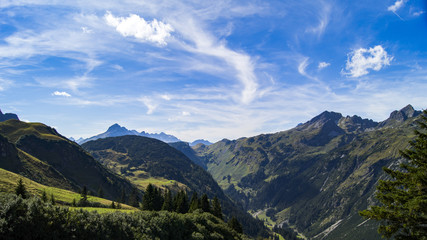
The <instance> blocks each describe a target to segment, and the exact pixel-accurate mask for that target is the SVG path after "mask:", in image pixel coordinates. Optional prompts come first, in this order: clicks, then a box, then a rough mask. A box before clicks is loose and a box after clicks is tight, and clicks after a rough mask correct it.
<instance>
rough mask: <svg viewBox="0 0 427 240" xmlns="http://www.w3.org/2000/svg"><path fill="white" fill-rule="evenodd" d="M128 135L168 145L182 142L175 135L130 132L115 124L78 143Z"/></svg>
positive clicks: (79, 140)
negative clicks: (156, 140) (152, 139)
mask: <svg viewBox="0 0 427 240" xmlns="http://www.w3.org/2000/svg"><path fill="white" fill-rule="evenodd" d="M126 135H136V136H143V137H149V138H154V139H158V140H160V141H163V142H166V143H169V142H179V141H181V140H179V139H178V138H177V137H175V136H173V135H169V134H166V133H164V132H161V133H147V132H145V131H141V132H138V131H136V130H128V129H127V128H125V127H122V126H120V125H119V124H117V123H115V124H113V125H111V126H110V127H109V128H108V129H107V131H105V132H103V133H100V134H98V135H95V136H93V137H89V138H86V139H83V138H80V139H78V140H77V141H76V142H77V143H78V144H83V143H86V142H89V141H93V140H97V139H100V138H107V137H119V136H126Z"/></svg>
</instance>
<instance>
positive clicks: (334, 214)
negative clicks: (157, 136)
mask: <svg viewBox="0 0 427 240" xmlns="http://www.w3.org/2000/svg"><path fill="white" fill-rule="evenodd" d="M420 113H421V111H416V110H414V109H413V107H412V106H411V105H408V106H406V107H404V108H402V109H401V110H396V111H393V112H392V113H391V114H390V117H389V118H387V119H386V120H384V121H382V122H378V123H377V122H374V121H372V120H370V119H362V118H360V117H358V116H353V117H350V116H347V117H343V116H342V115H341V114H340V113H335V112H328V111H325V112H322V113H321V114H319V115H318V116H316V117H314V118H312V119H311V120H309V121H307V122H306V123H304V124H300V125H299V126H297V127H295V128H293V129H290V130H286V131H282V132H278V133H273V134H261V135H257V136H254V137H249V138H241V139H237V140H227V139H224V140H221V141H219V142H217V143H215V144H213V145H210V146H195V147H193V150H194V151H195V153H196V155H197V156H198V157H199V159H201V161H204V162H205V164H206V166H207V169H208V171H209V172H210V173H211V174H212V176H213V177H214V178H215V179H216V180H217V182H218V183H219V185H220V186H221V187H222V188H223V189H224V191H225V192H226V194H228V195H229V196H230V197H232V198H233V199H234V200H235V201H238V202H239V203H240V204H241V205H242V206H244V207H245V209H247V210H251V211H254V212H260V211H261V212H262V211H264V212H266V211H267V210H268V212H269V214H270V216H271V217H272V218H273V219H275V220H274V222H275V223H276V224H281V223H286V224H289V225H292V226H293V227H295V228H297V229H298V230H299V231H300V232H302V233H304V234H305V235H306V236H307V237H309V238H314V239H321V238H324V239H343V238H342V236H341V237H339V235H337V233H338V232H341V233H343V232H346V231H347V232H352V231H353V230H354V229H359V231H365V230H366V232H364V235H363V237H362V238H364V239H378V238H379V236H378V235H377V234H376V227H375V226H376V225H375V224H374V223H372V222H368V223H367V222H364V220H363V219H362V218H361V217H360V216H359V215H358V210H362V209H365V208H366V207H367V206H368V203H369V202H372V201H374V198H373V194H374V192H375V184H376V182H377V181H378V180H379V179H381V178H383V177H384V174H383V171H382V166H385V165H387V166H390V165H392V166H393V165H396V166H397V165H398V164H399V161H400V159H401V156H400V154H399V150H400V149H402V150H403V149H405V148H406V147H407V146H408V142H409V141H410V140H411V139H413V137H414V134H413V130H414V129H415V127H416V124H415V121H417V117H418V116H419V114H420ZM286 224H285V225H286ZM334 224H335V225H334ZM332 226H334V227H332ZM329 227H332V228H331V229H332V230H331V231H329V232H328V231H326V230H327V229H328V228H329ZM335 227H336V228H335ZM361 229H364V230H361ZM333 236H334V237H333ZM337 236H338V237H337ZM347 237H349V236H347ZM347 239H358V238H355V237H353V238H347Z"/></svg>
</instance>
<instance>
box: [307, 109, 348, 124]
mask: <svg viewBox="0 0 427 240" xmlns="http://www.w3.org/2000/svg"><path fill="white" fill-rule="evenodd" d="M341 118H342V115H341V113H336V112H328V111H324V112H322V113H321V114H319V115H317V116H316V117H314V118H312V119H311V120H310V121H308V122H306V123H304V124H302V125H300V127H302V128H308V127H313V128H320V127H322V126H324V125H325V124H326V123H328V122H331V123H333V124H338V121H339V120H340V119H341Z"/></svg>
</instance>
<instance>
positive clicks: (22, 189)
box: [15, 178, 28, 198]
mask: <svg viewBox="0 0 427 240" xmlns="http://www.w3.org/2000/svg"><path fill="white" fill-rule="evenodd" d="M15 193H16V195H21V197H22V198H27V197H28V192H27V188H26V187H25V185H24V182H23V181H22V178H20V179H19V181H18V185H17V186H16V188H15Z"/></svg>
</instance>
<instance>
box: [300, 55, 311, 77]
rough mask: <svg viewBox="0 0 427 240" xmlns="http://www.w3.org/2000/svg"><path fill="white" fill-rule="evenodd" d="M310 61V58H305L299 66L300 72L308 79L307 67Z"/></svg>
mask: <svg viewBox="0 0 427 240" xmlns="http://www.w3.org/2000/svg"><path fill="white" fill-rule="evenodd" d="M308 60H309V58H308V57H306V58H304V60H302V61H301V62H300V63H299V64H298V72H299V73H300V74H301V75H303V76H306V77H307V73H306V72H305V69H306V68H307V66H308Z"/></svg>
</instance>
